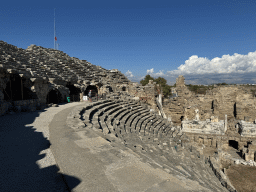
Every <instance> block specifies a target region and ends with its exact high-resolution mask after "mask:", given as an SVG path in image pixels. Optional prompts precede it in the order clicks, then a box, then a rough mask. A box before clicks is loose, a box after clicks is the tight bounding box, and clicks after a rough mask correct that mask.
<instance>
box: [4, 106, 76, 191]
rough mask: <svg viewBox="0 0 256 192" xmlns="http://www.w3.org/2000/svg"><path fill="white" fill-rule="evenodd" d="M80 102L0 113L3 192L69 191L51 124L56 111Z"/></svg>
mask: <svg viewBox="0 0 256 192" xmlns="http://www.w3.org/2000/svg"><path fill="white" fill-rule="evenodd" d="M77 105H81V103H79V102H74V103H68V104H63V105H59V107H50V108H46V109H44V110H40V111H35V112H22V113H16V114H12V115H10V114H8V115H5V116H0V154H1V155H0V191H1V192H2V191H3V192H6V191H10V192H16V191H17V192H21V191H22V192H30V191H33V192H39V191H40V192H41V191H42V192H43V191H46V192H51V191H63V192H66V191H68V190H67V187H66V184H65V183H64V182H63V178H62V176H61V174H58V171H59V168H58V166H57V164H56V162H55V159H54V157H53V154H52V152H51V150H50V142H49V128H48V125H49V123H50V122H51V121H52V119H53V117H54V115H55V114H56V113H58V112H60V111H62V110H64V109H66V108H69V107H73V106H77ZM67 177H68V176H67ZM70 177H71V178H73V177H72V176H70ZM73 179H74V180H76V179H75V178H73ZM78 182H79V181H78V180H77V183H78Z"/></svg>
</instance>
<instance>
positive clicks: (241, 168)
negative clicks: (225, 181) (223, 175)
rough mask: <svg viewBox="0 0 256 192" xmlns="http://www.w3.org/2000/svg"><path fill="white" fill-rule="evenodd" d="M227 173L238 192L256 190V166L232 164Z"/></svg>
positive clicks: (253, 191) (254, 191)
mask: <svg viewBox="0 0 256 192" xmlns="http://www.w3.org/2000/svg"><path fill="white" fill-rule="evenodd" d="M227 175H228V178H229V180H230V182H231V183H232V185H233V186H234V187H235V188H236V190H237V191H238V192H256V167H251V166H245V165H232V166H230V167H229V169H227Z"/></svg>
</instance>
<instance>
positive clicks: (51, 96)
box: [46, 88, 62, 104]
mask: <svg viewBox="0 0 256 192" xmlns="http://www.w3.org/2000/svg"><path fill="white" fill-rule="evenodd" d="M61 100H62V99H61V93H60V92H59V90H57V89H55V88H53V89H52V90H51V91H49V93H48V94H47V97H46V104H49V103H54V104H58V103H60V102H61Z"/></svg>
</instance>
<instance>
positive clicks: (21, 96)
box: [3, 74, 38, 101]
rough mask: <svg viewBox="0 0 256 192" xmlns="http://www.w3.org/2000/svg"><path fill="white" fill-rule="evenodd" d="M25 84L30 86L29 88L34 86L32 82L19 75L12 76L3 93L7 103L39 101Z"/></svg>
mask: <svg viewBox="0 0 256 192" xmlns="http://www.w3.org/2000/svg"><path fill="white" fill-rule="evenodd" d="M25 83H26V84H28V85H27V86H29V84H30V85H32V82H31V81H30V80H28V79H25V78H21V77H20V76H19V75H18V74H11V75H10V80H9V81H8V82H7V84H6V88H5V89H4V91H3V93H4V99H5V100H6V101H18V100H29V99H38V97H37V95H36V93H34V92H33V91H31V90H30V89H29V88H28V87H27V86H25Z"/></svg>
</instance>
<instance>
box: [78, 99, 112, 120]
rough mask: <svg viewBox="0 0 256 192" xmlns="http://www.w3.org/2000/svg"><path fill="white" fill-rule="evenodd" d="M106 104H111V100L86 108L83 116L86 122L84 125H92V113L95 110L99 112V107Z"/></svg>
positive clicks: (92, 104)
mask: <svg viewBox="0 0 256 192" xmlns="http://www.w3.org/2000/svg"><path fill="white" fill-rule="evenodd" d="M106 102H110V100H102V101H97V102H93V103H90V104H89V105H88V106H86V107H85V108H84V110H85V112H84V113H83V115H82V119H83V120H84V123H85V124H88V123H90V117H91V116H92V113H93V112H94V111H95V110H97V106H98V105H100V104H102V103H106Z"/></svg>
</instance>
